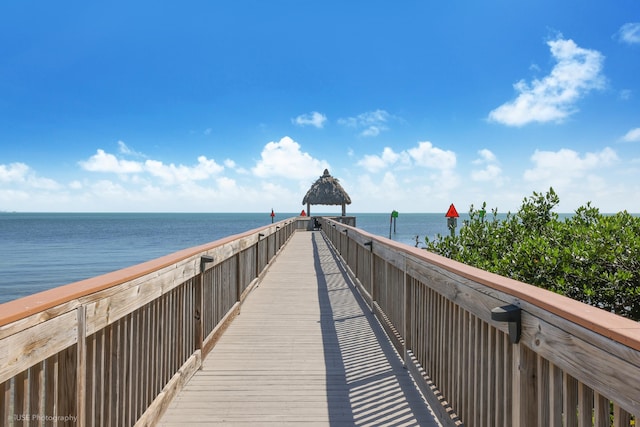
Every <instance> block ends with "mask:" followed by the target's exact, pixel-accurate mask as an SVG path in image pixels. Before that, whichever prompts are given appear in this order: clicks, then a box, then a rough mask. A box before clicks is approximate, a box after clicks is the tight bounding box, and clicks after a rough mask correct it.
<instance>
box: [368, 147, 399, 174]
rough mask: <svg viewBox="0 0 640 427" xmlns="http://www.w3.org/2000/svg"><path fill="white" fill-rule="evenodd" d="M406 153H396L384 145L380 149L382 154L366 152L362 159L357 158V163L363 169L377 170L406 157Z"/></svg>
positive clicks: (372, 171)
mask: <svg viewBox="0 0 640 427" xmlns="http://www.w3.org/2000/svg"><path fill="white" fill-rule="evenodd" d="M406 157H407V153H406V152H402V153H396V152H395V151H393V149H392V148H390V147H384V149H383V150H382V155H380V156H378V155H376V154H367V155H365V156H364V157H363V158H362V159H360V160H358V163H357V165H358V166H362V167H363V168H364V169H366V170H367V171H369V172H371V173H375V172H379V171H381V170H382V169H386V168H387V167H389V166H391V165H393V164H394V163H396V162H397V161H398V160H401V159H403V158H405V159H406Z"/></svg>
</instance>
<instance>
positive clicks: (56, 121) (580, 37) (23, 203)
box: [0, 0, 640, 213]
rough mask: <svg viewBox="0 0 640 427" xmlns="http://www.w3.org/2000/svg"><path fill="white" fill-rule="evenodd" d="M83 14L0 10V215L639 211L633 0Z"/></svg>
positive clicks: (141, 6) (114, 6)
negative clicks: (327, 176)
mask: <svg viewBox="0 0 640 427" xmlns="http://www.w3.org/2000/svg"><path fill="white" fill-rule="evenodd" d="M92 3H93V2H63V3H60V2H45V1H12V0H10V1H5V2H2V4H1V5H0V211H2V210H4V211H49V212H72V211H89V212H91V211H105V212H121V211H126V212H153V211H162V212H237V211H241V212H261V211H270V210H271V209H272V208H273V209H274V210H275V211H276V212H299V211H300V210H301V209H302V208H303V206H302V199H303V197H304V195H305V193H306V191H307V190H308V189H309V187H310V185H311V184H312V183H313V182H314V181H315V180H316V179H317V178H318V177H319V176H320V175H322V173H323V170H324V169H325V168H328V169H329V171H330V172H331V174H332V175H333V176H334V177H336V178H338V179H339V180H340V182H341V184H342V185H343V187H344V188H345V189H346V191H347V192H348V193H349V195H350V197H351V199H352V204H351V205H350V206H349V207H348V209H347V211H348V212H390V211H391V210H394V209H395V210H398V211H399V212H400V213H402V212H445V211H446V210H447V208H448V207H449V204H450V203H454V204H455V205H456V207H457V208H458V210H459V211H467V210H468V208H469V206H470V205H471V204H474V205H476V206H478V205H480V204H482V202H483V201H486V202H487V204H488V207H490V208H494V207H497V208H498V210H499V211H501V212H506V211H514V210H516V209H517V208H518V207H519V206H520V204H521V202H522V200H523V199H524V198H525V197H528V196H530V195H531V194H532V193H533V192H534V191H537V192H545V191H546V190H548V188H549V187H553V188H554V189H555V190H556V192H557V193H558V194H559V196H560V200H561V204H560V206H559V210H560V211H562V212H572V211H574V210H575V209H576V208H577V207H579V206H582V205H584V204H586V203H587V202H589V201H590V202H591V203H592V205H594V206H596V207H598V208H599V209H600V210H601V211H602V212H617V211H620V210H627V211H630V212H640V179H639V178H640V1H638V0H615V1H611V0H580V1H577V0H563V1H560V2H558V1H557V0H554V1H548V0H536V1H533V0H523V1H519V2H513V1H506V0H487V1H482V2H478V1H475V0H473V1H472V0H467V1H462V0H461V1H458V2H427V1H403V2H389V1H376V0H373V1H367V2H362V1H351V2H345V1H333V0H328V1H323V2H311V1H270V2H265V1H243V0H239V1H233V2H225V1H217V2H208V1H191V2H184V1H181V2H178V1H175V2H159V1H153V2H151V1H136V2H120V1H113V2H102V3H101V4H92ZM314 210H315V211H319V212H334V211H335V212H339V210H340V208H339V207H330V206H327V207H322V206H320V207H317V208H315V209H314Z"/></svg>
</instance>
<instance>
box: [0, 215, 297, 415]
mask: <svg viewBox="0 0 640 427" xmlns="http://www.w3.org/2000/svg"><path fill="white" fill-rule="evenodd" d="M307 226H308V220H307V219H302V218H297V219H296V218H292V219H289V220H285V221H280V222H278V223H275V224H272V225H269V226H266V227H262V228H259V229H255V230H251V231H247V232H245V233H242V234H238V235H235V236H231V237H229V238H225V239H221V240H218V241H216V242H213V243H210V244H206V245H202V246H198V247H194V248H190V249H185V250H183V251H180V252H176V253H174V254H171V255H168V256H165V257H162V258H158V259H156V260H153V261H149V262H146V263H143V264H139V265H136V266H133V267H130V268H126V269H123V270H119V271H116V272H113V273H109V274H106V275H103V276H99V277H94V278H91V279H88V280H84V281H81V282H77V283H73V284H70V285H67V286H63V287H59V288H55V289H52V290H49V291H45V292H42V293H39V294H35V295H32V296H29V297H26V298H22V299H19V300H16V301H12V302H8V303H5V304H0V424H2V425H8V426H22V425H24V426H27V425H28V426H33V425H37V426H40V425H47V426H49V425H57V426H127V425H152V424H153V423H154V422H155V421H156V418H157V416H158V415H159V414H161V413H162V412H163V410H164V409H165V407H166V406H167V405H168V403H169V402H170V400H171V398H172V397H173V395H175V393H176V392H177V391H178V390H179V389H180V388H181V387H182V385H184V383H185V382H186V381H187V380H188V379H189V378H190V377H191V375H193V373H194V372H195V371H196V370H197V369H198V368H199V367H200V366H201V362H202V360H203V358H204V356H205V355H206V354H207V352H208V351H210V349H211V348H212V347H213V345H214V343H215V341H216V340H217V338H218V336H219V334H220V333H221V332H222V331H223V330H224V328H225V327H226V325H227V324H228V322H229V321H230V320H231V319H232V318H233V317H234V316H235V315H237V314H238V312H239V310H240V306H241V302H242V300H243V299H244V297H245V296H246V294H247V293H248V292H249V290H250V289H251V288H252V287H253V286H254V284H255V283H256V281H257V279H258V278H259V276H260V275H261V274H263V272H264V271H265V269H266V267H267V266H268V264H269V262H270V261H271V260H272V259H273V258H274V256H275V255H276V254H277V252H278V250H279V249H280V248H281V247H282V246H283V245H284V244H285V243H286V241H287V239H288V238H289V237H290V236H291V235H292V234H293V232H294V231H295V230H296V229H298V228H303V229H306V228H307Z"/></svg>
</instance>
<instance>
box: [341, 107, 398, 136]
mask: <svg viewBox="0 0 640 427" xmlns="http://www.w3.org/2000/svg"><path fill="white" fill-rule="evenodd" d="M390 118H391V114H389V113H388V112H386V111H385V110H375V111H369V112H366V113H362V114H359V115H357V116H356V117H347V118H346V119H345V118H342V119H338V123H339V124H341V125H343V126H347V127H351V128H355V129H358V130H360V129H361V132H360V136H378V135H379V134H380V132H383V131H385V130H388V129H389V128H388V126H387V122H388V121H389V119H390Z"/></svg>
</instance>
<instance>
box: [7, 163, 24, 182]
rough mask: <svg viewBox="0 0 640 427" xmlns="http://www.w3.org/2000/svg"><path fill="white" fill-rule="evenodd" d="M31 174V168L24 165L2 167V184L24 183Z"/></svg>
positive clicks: (14, 164) (12, 164)
mask: <svg viewBox="0 0 640 427" xmlns="http://www.w3.org/2000/svg"><path fill="white" fill-rule="evenodd" d="M28 173H29V166H27V165H25V164H24V163H11V164H9V165H8V166H7V165H0V182H7V183H8V182H22V181H24V180H25V177H26V176H27V174H28Z"/></svg>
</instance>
